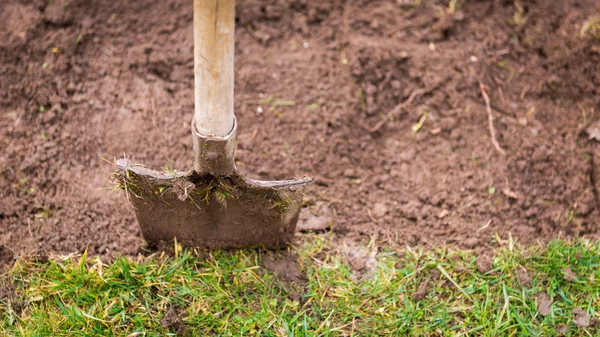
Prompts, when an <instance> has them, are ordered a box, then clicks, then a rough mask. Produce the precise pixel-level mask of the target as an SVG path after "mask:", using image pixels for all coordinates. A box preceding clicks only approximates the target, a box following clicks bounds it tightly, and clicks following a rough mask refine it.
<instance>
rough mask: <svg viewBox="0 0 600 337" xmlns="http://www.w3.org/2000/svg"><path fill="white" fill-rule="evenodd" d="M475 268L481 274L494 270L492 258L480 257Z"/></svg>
mask: <svg viewBox="0 0 600 337" xmlns="http://www.w3.org/2000/svg"><path fill="white" fill-rule="evenodd" d="M475 266H476V267H477V270H478V271H479V272H480V273H482V274H486V273H488V272H489V271H490V270H492V258H491V257H489V256H488V255H480V256H479V257H478V258H477V261H475Z"/></svg>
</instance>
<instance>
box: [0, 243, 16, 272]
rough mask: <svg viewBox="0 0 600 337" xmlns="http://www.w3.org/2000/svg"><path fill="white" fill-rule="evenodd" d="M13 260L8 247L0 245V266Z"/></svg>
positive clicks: (12, 254)
mask: <svg viewBox="0 0 600 337" xmlns="http://www.w3.org/2000/svg"><path fill="white" fill-rule="evenodd" d="M14 260H15V256H14V253H13V252H12V250H10V249H9V248H8V247H6V246H4V245H0V268H2V267H4V266H8V265H10V264H12V263H13V262H14Z"/></svg>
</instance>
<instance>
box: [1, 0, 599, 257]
mask: <svg viewBox="0 0 600 337" xmlns="http://www.w3.org/2000/svg"><path fill="white" fill-rule="evenodd" d="M452 3H455V2H452ZM599 11H600V3H599V2H598V1H594V0H584V1H574V0H566V1H542V0H533V1H526V2H525V1H510V0H493V1H492V0H490V1H483V0H479V1H475V0H474V1H461V0H459V1H457V2H456V7H449V5H448V2H447V1H433V0H432V1H420V2H418V1H412V0H388V1H383V0H372V1H371V0H369V1H367V0H357V1H340V0H331V1H327V2H321V1H306V0H262V1H258V0H247V1H238V4H237V19H236V21H237V29H236V58H235V62H236V69H235V70H236V82H235V91H236V94H235V111H236V114H237V118H238V123H239V130H238V138H239V139H238V141H239V143H238V150H237V164H238V167H239V169H240V171H242V172H243V173H245V174H246V175H248V176H249V177H252V178H261V179H285V178H290V177H300V176H303V175H304V174H309V175H311V176H312V177H313V178H314V183H313V184H312V185H311V186H309V187H308V188H307V189H306V190H305V193H306V197H305V199H306V200H305V201H306V207H305V208H304V209H303V212H310V213H311V214H312V215H313V216H316V217H322V218H328V219H329V218H330V219H331V221H332V231H333V235H335V236H336V237H337V238H338V241H339V242H343V241H347V242H362V241H366V240H374V241H376V242H377V245H378V246H379V247H382V246H385V245H392V246H406V245H410V246H422V247H433V246H438V245H451V246H452V245H454V246H460V247H466V248H473V249H483V250H487V249H490V248H491V247H493V246H495V245H498V244H499V240H498V239H500V240H507V239H508V238H509V234H510V235H511V236H512V239H513V240H518V241H520V242H522V243H530V242H532V241H536V240H549V239H552V238H556V237H559V236H560V237H563V238H565V237H575V236H587V237H590V238H597V237H598V236H599V233H600V228H599V227H598V220H599V219H600V208H599V206H600V199H599V194H598V186H597V185H598V183H599V182H600V176H599V175H600V169H599V168H598V165H600V145H599V144H598V143H597V141H596V140H595V139H590V137H589V136H588V135H587V133H586V132H588V131H587V130H590V126H592V123H594V122H597V121H598V118H599V117H600V116H599V114H598V112H599V111H600V94H599V88H600V71H598V64H600V41H598V40H594V39H593V38H592V37H590V36H587V35H585V34H583V36H582V34H581V28H582V25H583V24H584V23H585V22H586V20H588V19H589V18H590V17H591V16H592V15H593V14H595V13H598V12H599ZM0 22H2V23H3V29H2V30H0V75H1V76H0V78H1V80H0V115H1V118H0V149H2V150H1V151H0V200H1V201H0V245H6V246H7V247H9V248H10V249H11V250H12V251H15V252H16V253H17V254H20V253H21V252H23V251H28V250H31V251H37V250H39V249H42V250H45V251H51V252H57V253H68V252H73V251H82V250H84V249H85V247H86V246H87V247H89V252H90V254H100V255H110V254H116V253H118V254H126V255H129V254H135V253H136V252H138V251H139V249H140V247H142V246H143V245H144V242H143V240H142V238H141V234H140V231H139V229H138V227H137V224H136V222H135V218H134V212H133V209H132V208H131V206H130V205H129V203H128V202H127V199H126V196H125V194H124V193H123V192H121V191H111V185H110V184H109V182H108V177H109V175H110V174H111V172H113V170H115V168H114V165H112V164H111V162H114V160H115V159H117V158H123V157H124V156H125V157H127V158H129V159H131V160H132V161H133V162H138V163H143V164H145V165H146V166H148V167H153V168H159V169H160V168H164V167H165V166H169V167H173V168H177V169H179V170H187V169H189V168H191V167H192V161H193V155H192V139H191V135H190V128H189V125H190V121H191V117H192V112H193V92H192V87H193V72H192V69H193V55H192V49H193V46H192V12H191V2H190V1H176V0H165V1H151V0H138V1H111V2H107V1H99V0H86V1H82V0H75V1H73V0H71V1H66V0H55V1H47V0H33V1H25V0H6V1H2V3H1V4H0ZM480 82H481V83H482V84H484V85H485V86H486V87H487V92H488V94H489V96H490V101H491V106H492V113H493V115H494V117H495V121H494V124H493V125H494V128H495V131H496V138H497V140H498V144H499V145H500V147H501V148H502V149H503V150H504V151H505V152H506V155H505V156H503V155H501V154H500V153H499V152H498V151H496V150H495V148H494V146H493V145H492V142H491V140H490V130H489V128H488V115H487V113H486V109H485V104H484V100H483V97H482V95H481V91H480V87H479V85H480ZM592 129H593V127H592ZM303 218H305V219H306V218H311V217H310V216H305V217H303ZM496 233H497V234H498V235H497V236H496ZM2 260H4V259H2Z"/></svg>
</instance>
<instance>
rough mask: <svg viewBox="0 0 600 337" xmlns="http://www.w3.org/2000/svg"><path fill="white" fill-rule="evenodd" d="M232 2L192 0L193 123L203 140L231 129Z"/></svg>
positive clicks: (233, 19)
mask: <svg viewBox="0 0 600 337" xmlns="http://www.w3.org/2000/svg"><path fill="white" fill-rule="evenodd" d="M234 33H235V0H194V99H195V108H194V119H195V122H196V129H197V131H198V132H199V133H200V134H201V135H204V136H221V137H222V136H226V135H228V134H229V132H230V131H231V130H232V129H233V120H234V113H233V83H234V82H233V57H234V49H235V42H234Z"/></svg>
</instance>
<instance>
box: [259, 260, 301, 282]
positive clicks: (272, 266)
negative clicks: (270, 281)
mask: <svg viewBox="0 0 600 337" xmlns="http://www.w3.org/2000/svg"><path fill="white" fill-rule="evenodd" d="M262 265H263V267H264V268H266V269H267V270H269V271H271V272H273V273H274V274H275V275H277V277H279V278H280V279H281V280H283V281H285V282H298V281H301V280H302V279H303V278H304V276H303V275H302V272H301V271H300V269H299V268H298V262H297V261H296V257H295V256H293V255H284V256H278V257H276V256H267V257H265V258H264V260H263V262H262Z"/></svg>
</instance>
